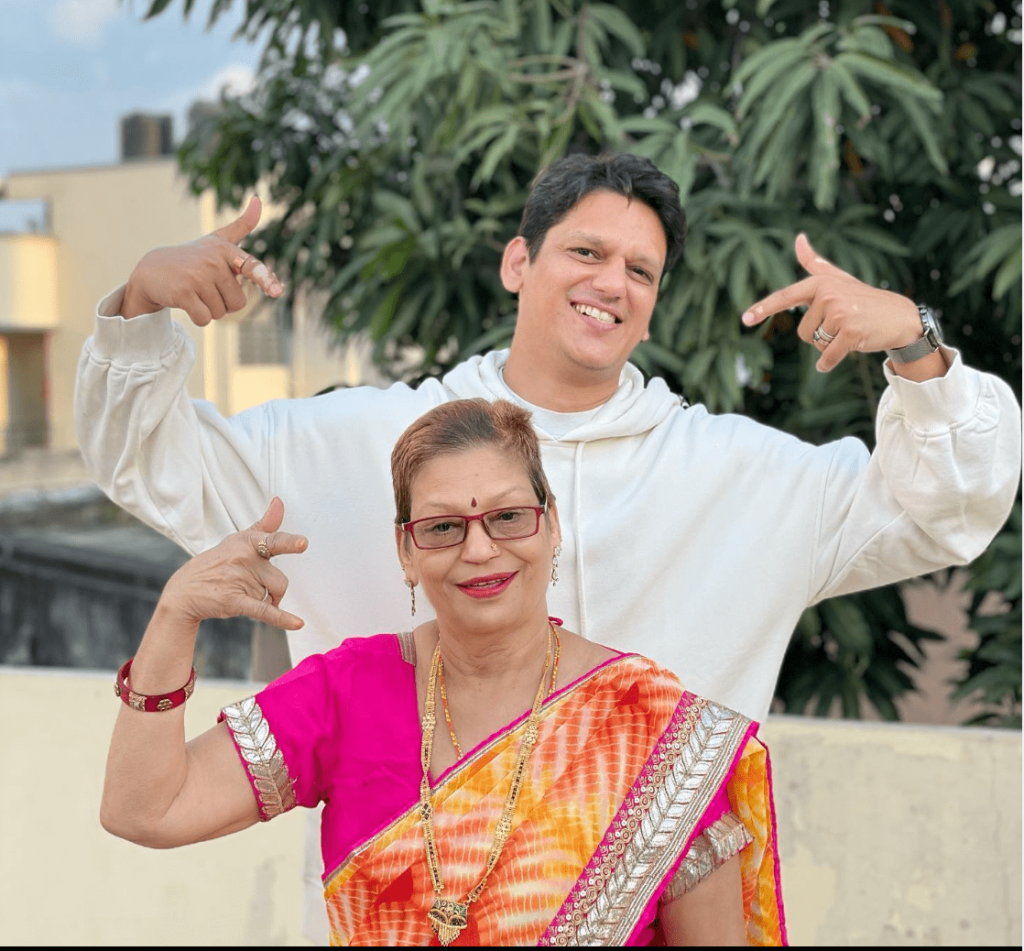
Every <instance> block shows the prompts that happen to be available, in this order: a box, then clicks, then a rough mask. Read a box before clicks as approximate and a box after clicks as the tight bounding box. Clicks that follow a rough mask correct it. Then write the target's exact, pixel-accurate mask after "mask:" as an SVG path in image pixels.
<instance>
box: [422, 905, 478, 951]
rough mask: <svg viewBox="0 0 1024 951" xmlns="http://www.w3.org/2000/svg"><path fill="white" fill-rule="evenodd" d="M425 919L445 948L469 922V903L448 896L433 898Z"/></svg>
mask: <svg viewBox="0 0 1024 951" xmlns="http://www.w3.org/2000/svg"><path fill="white" fill-rule="evenodd" d="M427 921H429V922H430V927H431V928H433V929H434V934H436V935H437V940H438V941H440V942H441V944H443V945H444V946H445V947H446V948H447V947H448V945H450V944H451V943H452V942H453V941H454V940H455V939H456V938H457V937H458V936H459V933H460V932H461V931H462V929H463V928H465V927H466V925H468V924H469V905H463V904H460V903H459V902H457V901H452V900H451V899H449V898H435V899H434V904H433V905H432V906H431V908H430V911H429V913H428V914H427Z"/></svg>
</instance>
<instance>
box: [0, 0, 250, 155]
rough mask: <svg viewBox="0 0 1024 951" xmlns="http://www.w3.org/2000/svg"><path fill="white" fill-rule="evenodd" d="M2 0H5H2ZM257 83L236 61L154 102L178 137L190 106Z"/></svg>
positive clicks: (239, 93)
mask: <svg viewBox="0 0 1024 951" xmlns="http://www.w3.org/2000/svg"><path fill="white" fill-rule="evenodd" d="M0 2H2V0H0ZM255 83H256V74H255V73H254V72H253V70H251V69H250V68H249V67H248V66H243V65H241V64H240V63H235V64H232V65H230V66H224V67H222V68H221V69H219V70H217V72H216V73H214V74H213V75H212V76H211V77H210V78H209V79H208V80H206V82H204V83H202V84H201V85H199V86H198V87H197V86H189V87H188V88H187V89H179V90H178V91H176V92H173V93H171V94H169V95H167V96H163V97H162V98H161V99H159V100H157V101H156V102H155V103H153V108H154V109H156V110H157V111H162V112H170V113H171V114H172V115H173V116H174V128H175V136H176V137H177V136H179V135H180V133H181V132H182V131H183V130H184V129H185V128H186V126H187V123H188V109H189V107H190V106H191V105H192V104H193V103H194V102H196V101H197V100H205V101H207V102H219V101H220V94H221V91H223V92H224V93H225V94H226V95H227V96H228V97H230V98H234V97H238V96H243V95H245V93H247V92H249V90H250V89H252V87H253V86H254V85H255Z"/></svg>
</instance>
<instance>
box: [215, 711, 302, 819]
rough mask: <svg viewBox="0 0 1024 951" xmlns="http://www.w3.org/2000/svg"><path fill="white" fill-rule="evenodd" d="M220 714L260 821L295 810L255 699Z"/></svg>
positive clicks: (278, 755)
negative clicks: (252, 793)
mask: <svg viewBox="0 0 1024 951" xmlns="http://www.w3.org/2000/svg"><path fill="white" fill-rule="evenodd" d="M223 713H224V719H225V720H226V721H227V725H228V728H229V729H230V730H231V732H232V734H233V735H234V737H235V743H236V744H237V745H238V749H239V751H240V752H241V754H242V759H243V760H245V768H246V769H247V770H248V771H249V775H250V776H251V777H252V784H253V786H254V787H255V788H256V795H257V797H258V799H259V805H260V819H261V820H263V821H264V822H266V821H267V820H268V819H273V818H274V816H279V815H281V813H282V812H287V811H288V810H289V809H293V808H295V806H296V799H295V789H294V787H293V786H292V780H291V777H290V776H289V775H288V767H287V766H286V765H285V762H284V754H283V753H282V752H281V751H280V750H279V749H278V748H277V740H276V739H275V738H274V734H273V733H271V732H270V724H269V723H267V720H266V717H264V716H263V711H262V710H261V709H260V705H259V704H258V703H257V702H256V698H255V697H249V698H248V699H247V700H242V701H240V702H238V703H234V704H232V705H231V706H229V707H225V708H224V710H223Z"/></svg>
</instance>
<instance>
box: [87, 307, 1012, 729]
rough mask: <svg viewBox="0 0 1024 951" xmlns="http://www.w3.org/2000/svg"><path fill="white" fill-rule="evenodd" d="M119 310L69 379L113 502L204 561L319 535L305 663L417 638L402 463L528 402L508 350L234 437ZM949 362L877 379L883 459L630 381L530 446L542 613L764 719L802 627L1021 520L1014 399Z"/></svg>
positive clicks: (171, 330) (307, 564) (240, 428)
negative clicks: (434, 441) (506, 370)
mask: <svg viewBox="0 0 1024 951" xmlns="http://www.w3.org/2000/svg"><path fill="white" fill-rule="evenodd" d="M120 303H121V294H120V293H119V292H114V293H113V294H111V295H110V296H109V297H107V298H106V299H105V300H104V301H103V302H101V304H100V316H98V318H97V328H96V333H95V335H94V336H93V337H91V338H90V339H89V340H88V341H87V342H86V344H85V347H84V348H83V352H82V356H81V360H80V363H79V370H78V381H77V390H76V401H75V407H76V419H77V425H78V435H79V441H80V445H81V448H82V453H83V456H84V457H85V460H86V462H87V464H88V465H89V466H90V469H91V471H92V473H93V475H94V477H95V478H96V480H97V482H98V484H99V485H100V487H101V488H102V489H103V490H104V491H105V492H106V493H107V494H108V495H109V496H110V497H111V498H112V499H114V500H115V501H116V502H118V503H119V504H120V505H122V506H123V507H124V508H126V509H127V510H128V511H130V512H132V513H133V514H134V515H135V516H137V517H138V518H140V519H141V520H142V521H143V522H146V523H147V524H149V525H151V526H152V527H153V528H155V529H157V530H158V531H160V532H162V533H163V534H165V535H167V536H168V537H169V538H171V539H173V540H174V541H176V542H177V543H178V544H180V545H181V546H182V547H183V548H185V549H187V550H188V551H189V552H193V553H195V552H198V551H202V550H204V549H206V548H209V547H210V546H212V545H214V544H215V543H217V542H218V541H220V539H221V538H223V537H224V536H225V535H227V534H230V533H231V532H234V531H237V530H239V529H241V528H245V527H247V526H249V525H251V524H252V523H253V522H254V521H255V520H256V519H257V518H258V517H259V516H260V515H261V514H262V512H263V511H264V510H265V508H266V505H267V503H268V501H269V500H270V498H271V497H272V496H274V495H278V496H280V498H281V499H282V500H283V502H284V504H285V521H284V526H283V528H284V529H285V530H287V531H290V532H298V533H302V534H304V535H307V536H308V537H309V549H308V551H307V552H306V553H305V554H303V555H301V556H289V557H288V558H286V559H280V560H279V561H278V562H277V564H278V566H279V567H280V568H281V569H282V570H283V571H284V572H285V573H286V574H287V575H288V577H289V579H290V586H289V588H288V593H287V595H286V597H285V600H284V603H283V606H284V607H285V608H286V609H287V610H289V611H291V612H293V613H295V614H298V615H299V616H301V617H303V618H304V619H305V621H306V626H305V627H304V628H303V629H302V630H301V631H298V632H292V633H290V634H289V646H290V653H291V659H292V662H293V663H296V662H298V660H300V659H301V658H303V657H305V656H307V655H308V654H310V653H313V652H315V651H324V650H328V649H330V648H331V647H334V646H335V645H336V644H337V643H338V642H339V641H340V640H341V639H342V638H344V637H348V636H354V635H367V634H373V633H377V632H381V631H398V630H404V629H408V628H409V627H410V626H411V623H410V617H409V592H408V589H407V588H406V587H405V585H404V584H403V575H402V571H401V569H400V566H399V563H398V557H397V555H396V552H395V543H394V535H393V527H392V526H393V521H394V497H393V493H392V487H391V476H390V454H391V449H392V447H393V445H394V443H395V441H396V439H397V438H398V436H399V435H400V434H401V433H402V431H403V430H404V429H405V428H406V427H407V426H408V425H409V424H410V423H411V422H412V421H413V420H414V419H415V418H416V417H418V416H419V415H421V414H422V413H424V412H425V411H426V410H428V409H430V408H431V407H432V406H436V405H437V404H439V403H441V402H443V401H446V400H451V399H456V398H462V397H474V396H482V397H485V398H488V399H494V398H497V397H504V398H513V399H514V398H516V397H515V396H514V394H512V393H511V391H510V390H508V388H507V387H506V386H505V384H504V381H503V380H502V378H501V374H500V368H501V367H502V366H503V364H504V362H505V360H506V357H507V351H500V352H492V353H489V354H487V355H486V356H483V357H475V358H473V359H471V360H468V361H466V362H465V363H462V364H460V365H459V366H457V367H456V368H455V369H453V370H452V371H451V372H450V373H448V374H447V375H446V376H445V377H444V378H443V381H437V380H428V381H426V382H425V383H423V384H422V385H421V386H420V387H419V388H418V389H415V390H413V389H411V388H409V387H408V386H406V385H404V384H395V385H393V386H391V387H390V388H389V389H386V390H381V389H376V388H372V387H359V388H355V389H342V390H336V391H334V392H331V393H328V394H325V395H323V396H317V397H311V398H306V399H295V400H275V401H272V402H269V403H266V404H263V405H261V406H257V407H254V408H253V409H251V410H247V411H245V412H243V413H239V414H238V415H237V416H234V417H232V418H231V419H224V418H223V417H221V416H220V415H219V414H218V413H217V411H216V409H215V408H214V407H213V406H212V405H211V404H210V403H208V402H204V401H199V400H195V401H193V400H190V399H189V398H188V395H187V394H186V393H185V391H184V389H183V383H184V380H185V378H186V376H187V375H188V372H189V370H190V369H191V366H192V362H193V360H194V348H193V346H192V344H191V342H190V341H189V339H188V337H187V336H186V335H185V333H184V331H183V330H182V328H181V327H180V326H178V325H177V324H176V323H175V322H174V321H173V320H172V319H171V317H170V315H169V313H168V312H167V311H161V312H159V313H157V314H152V315H143V316H139V317H136V318H134V319H132V320H127V321H126V320H123V319H122V318H120V317H117V316H102V315H111V314H116V311H117V308H119V307H120ZM949 355H950V356H951V358H952V365H951V366H950V369H949V371H948V373H947V374H946V376H945V377H944V378H942V379H937V380H931V381H928V382H927V383H923V384H917V383H912V382H909V381H906V380H903V379H901V378H899V377H896V376H894V375H892V374H889V373H888V371H887V375H888V378H889V382H890V386H889V388H888V389H887V390H886V391H885V393H884V395H883V397H882V399H881V402H880V405H879V412H878V421H877V448H876V450H875V452H874V454H873V455H872V456H869V454H868V452H867V449H866V448H865V446H864V445H863V443H861V442H860V441H859V440H856V439H853V438H846V439H842V440H839V441H837V442H833V443H829V444H828V445H825V446H821V447H815V446H812V445H809V444H807V443H803V442H800V441H799V440H797V439H795V438H794V437H792V436H788V435H786V434H784V433H781V432H779V431H777V430H774V429H771V428H769V427H766V426H762V425H760V424H758V423H755V422H752V421H751V420H749V419H746V418H744V417H741V416H735V415H712V414H710V413H708V412H707V411H706V410H705V409H704V408H703V407H700V406H693V407H689V406H687V405H686V404H685V403H684V402H683V401H682V400H681V399H680V398H679V397H678V396H677V395H675V394H673V393H672V392H671V391H670V390H669V389H668V387H667V386H666V385H665V383H664V381H662V380H660V379H654V380H652V381H650V382H649V383H647V384H646V385H645V384H644V381H643V378H642V376H641V374H640V372H639V371H638V370H637V369H636V368H635V367H633V366H632V365H630V364H627V365H626V366H625V368H624V369H623V371H622V374H621V377H620V381H619V387H618V390H617V391H616V393H615V394H614V396H612V398H611V399H610V400H609V401H608V402H607V403H605V404H604V405H603V406H601V407H600V408H599V409H598V410H597V411H596V412H595V413H594V415H593V416H592V417H591V418H590V419H589V420H588V421H587V422H585V423H584V424H582V425H580V426H578V427H577V428H576V429H574V430H571V431H569V432H568V433H566V434H565V435H564V436H563V437H562V438H560V439H555V438H552V437H551V436H549V435H548V434H546V433H545V432H543V431H542V430H541V431H539V435H540V439H541V448H542V454H543V461H544V467H545V471H546V472H547V475H548V479H549V480H550V483H551V486H552V489H553V491H554V493H555V496H556V499H557V502H558V509H559V514H560V517H561V524H562V535H563V541H562V555H561V558H560V561H559V568H558V573H559V577H560V580H559V583H558V585H557V586H556V587H554V588H552V589H551V591H550V597H549V602H548V604H549V608H550V611H551V613H552V614H554V615H556V616H558V617H560V618H562V619H563V620H564V622H565V626H566V627H567V628H569V629H570V630H575V631H577V632H579V633H581V634H583V635H585V636H586V637H589V638H591V639H593V640H596V641H599V642H600V643H602V644H606V645H608V646H610V647H614V648H618V649H620V650H629V651H636V652H638V653H641V654H644V655H646V656H648V657H650V658H652V659H654V660H655V661H657V662H658V663H659V664H661V665H663V666H665V667H668V668H669V669H671V670H673V671H675V672H676V673H677V674H678V675H679V676H680V678H681V679H682V680H683V682H684V683H685V684H686V686H687V687H688V688H689V689H691V690H693V691H695V692H697V693H700V694H702V695H704V696H708V697H711V698H713V699H715V700H718V701H719V702H721V703H724V704H726V705H728V706H730V707H732V708H734V709H736V710H739V711H741V712H742V713H744V714H746V715H747V716H749V717H751V718H753V719H755V720H758V721H763V720H764V717H765V715H766V714H767V712H768V707H769V704H770V702H771V698H772V694H773V690H774V687H775V681H776V678H777V675H778V672H779V667H780V665H781V663H782V658H783V654H784V652H785V650H786V645H787V644H788V642H789V638H790V635H791V633H792V631H793V629H794V626H795V625H796V622H797V619H798V618H799V616H800V613H801V612H802V611H803V610H804V608H805V607H807V606H808V605H810V604H814V603H815V602H817V601H820V600H822V599H824V598H827V597H831V596H834V595H838V594H844V593H848V592H851V591H857V590H860V589H863V588H868V587H872V586H877V585H881V584H886V583H889V582H894V581H899V580H901V579H904V578H908V577H912V576H915V575H920V574H924V573H926V572H929V571H932V570H934V569H937V568H941V567H944V566H947V565H952V564H964V563H966V562H968V561H970V560H971V559H973V558H974V557H976V556H977V555H978V554H979V553H980V552H981V551H983V550H984V548H985V547H986V546H987V545H988V543H989V541H990V540H991V538H992V537H993V535H994V534H995V533H996V532H997V531H998V529H999V528H1000V526H1001V525H1002V524H1003V522H1004V521H1005V519H1006V517H1007V515H1008V514H1009V511H1010V508H1011V506H1012V504H1013V499H1014V496H1015V493H1016V486H1017V481H1018V477H1019V473H1020V435H1021V433H1020V409H1019V407H1018V405H1017V403H1016V400H1015V398H1014V396H1013V393H1012V391H1011V390H1010V388H1009V387H1008V386H1007V385H1006V384H1005V383H1004V382H1002V381H1001V380H999V379H998V378H996V377H993V376H990V375H987V374H982V373H978V372H976V371H973V370H970V369H968V368H966V367H964V366H963V364H962V362H961V360H960V358H959V355H957V354H956V353H955V351H950V352H949ZM420 600H421V604H422V602H423V601H424V600H425V599H422V598H421V599H420ZM423 608H424V609H425V610H426V611H429V606H427V605H423ZM425 616H429V614H426V615H425V613H424V610H423V609H421V610H419V611H418V612H417V615H416V621H417V622H420V621H421V620H423V619H424V617H425Z"/></svg>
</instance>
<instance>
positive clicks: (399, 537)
mask: <svg viewBox="0 0 1024 951" xmlns="http://www.w3.org/2000/svg"><path fill="white" fill-rule="evenodd" d="M395 548H396V549H397V551H398V563H399V564H400V565H401V566H402V572H403V573H404V574H405V577H406V580H407V581H411V582H412V583H413V584H419V577H418V576H417V574H416V569H415V567H414V565H413V561H412V539H411V538H410V537H409V533H408V532H407V531H405V529H403V528H402V526H401V525H396V526H395Z"/></svg>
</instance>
